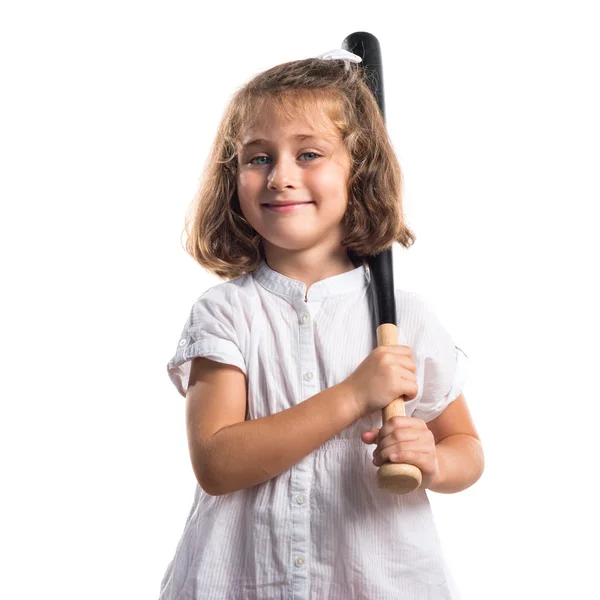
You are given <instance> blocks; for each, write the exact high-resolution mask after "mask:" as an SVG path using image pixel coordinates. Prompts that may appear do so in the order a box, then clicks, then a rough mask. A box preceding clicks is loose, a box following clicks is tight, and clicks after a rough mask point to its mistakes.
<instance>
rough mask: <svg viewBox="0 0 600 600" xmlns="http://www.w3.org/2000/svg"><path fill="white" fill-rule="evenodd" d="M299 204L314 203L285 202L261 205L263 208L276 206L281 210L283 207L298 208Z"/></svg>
mask: <svg viewBox="0 0 600 600" xmlns="http://www.w3.org/2000/svg"><path fill="white" fill-rule="evenodd" d="M299 204H314V202H286V203H284V204H263V206H276V207H278V208H281V207H283V206H298V205H299Z"/></svg>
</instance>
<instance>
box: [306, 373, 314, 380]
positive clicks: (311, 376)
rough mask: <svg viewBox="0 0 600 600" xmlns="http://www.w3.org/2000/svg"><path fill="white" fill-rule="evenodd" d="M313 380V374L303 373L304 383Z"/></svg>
mask: <svg viewBox="0 0 600 600" xmlns="http://www.w3.org/2000/svg"><path fill="white" fill-rule="evenodd" d="M312 378H313V374H312V373H311V372H310V371H306V373H304V379H306V381H310V380H311V379H312Z"/></svg>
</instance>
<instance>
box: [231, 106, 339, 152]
mask: <svg viewBox="0 0 600 600" xmlns="http://www.w3.org/2000/svg"><path fill="white" fill-rule="evenodd" d="M257 108H258V107H257ZM340 139H341V136H340V134H339V132H338V131H337V129H336V127H335V126H334V125H333V123H332V122H331V120H330V118H329V117H328V116H327V114H326V113H325V111H324V110H323V109H322V108H316V107H312V106H305V107H302V108H299V107H289V106H286V107H281V106H274V105H272V104H269V103H266V104H265V105H264V106H262V107H260V109H259V110H257V111H256V113H255V115H254V116H253V118H252V119H250V120H249V123H248V125H247V126H245V127H243V128H242V129H241V131H240V134H239V136H238V141H237V143H238V147H240V148H242V149H244V148H247V147H249V146H251V145H256V144H261V143H269V142H273V143H277V142H283V141H289V142H291V143H293V142H303V141H311V140H322V141H325V142H330V143H334V144H335V143H337V142H338V141H339V140H340Z"/></svg>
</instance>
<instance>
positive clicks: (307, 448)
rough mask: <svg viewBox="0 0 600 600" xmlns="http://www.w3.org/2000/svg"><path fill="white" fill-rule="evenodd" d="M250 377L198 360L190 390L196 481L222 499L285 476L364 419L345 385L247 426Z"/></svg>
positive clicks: (229, 368)
mask: <svg viewBox="0 0 600 600" xmlns="http://www.w3.org/2000/svg"><path fill="white" fill-rule="evenodd" d="M245 407H246V386H245V376H244V374H243V373H242V371H240V370H239V369H238V368H237V367H232V366H231V365H225V364H220V363H217V362H215V361H211V360H209V359H205V358H201V359H194V360H193V363H192V369H191V374H190V387H189V390H188V440H189V447H190V455H191V459H192V465H193V466H194V472H195V473H196V478H197V479H198V482H199V483H200V485H201V486H202V488H203V489H204V490H205V491H206V492H207V493H209V494H211V495H214V496H218V495H222V494H229V493H231V492H235V491H237V490H241V489H244V488H248V487H251V486H254V485H258V484H260V483H263V482H264V481H267V480H269V479H272V478H273V477H276V476H277V475H279V474H281V473H283V472H284V471H286V470H287V469H289V468H290V467H292V466H293V465H295V464H296V463H297V462H298V461H300V460H301V459H302V458H304V457H305V456H307V455H308V454H310V453H311V452H312V451H313V450H316V449H317V448H318V447H319V446H322V445H323V444H324V443H325V442H326V441H327V440H329V439H331V438H332V437H334V436H335V435H336V434H338V433H339V432H340V431H342V430H343V429H345V428H346V427H348V426H349V425H350V424H352V423H353V422H354V421H355V420H356V419H358V418H360V416H361V414H360V410H359V407H358V405H357V403H356V400H355V398H354V396H353V393H352V390H351V388H350V386H349V385H348V384H347V383H345V382H341V383H339V384H337V385H334V386H332V387H330V388H328V389H326V390H324V391H322V392H320V393H318V394H315V395H314V396H311V397H310V398H308V399H306V400H305V401H304V402H301V403H300V404H297V405H296V406H292V407H291V408H288V409H286V410H283V411H281V412H278V413H275V414H273V415H268V416H266V417H262V418H260V419H253V420H250V421H244V417H245Z"/></svg>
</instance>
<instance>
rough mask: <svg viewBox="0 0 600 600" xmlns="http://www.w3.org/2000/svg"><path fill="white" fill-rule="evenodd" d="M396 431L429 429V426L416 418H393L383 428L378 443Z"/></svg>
mask: <svg viewBox="0 0 600 600" xmlns="http://www.w3.org/2000/svg"><path fill="white" fill-rule="evenodd" d="M396 429H427V425H426V424H425V421H423V420H422V419H416V418H414V417H399V416H397V417H392V418H391V419H388V420H387V421H386V422H385V423H384V424H383V426H382V427H381V429H380V431H379V438H378V441H379V440H382V439H383V438H385V437H386V436H388V435H390V434H391V433H392V432H393V431H394V430H396Z"/></svg>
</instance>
